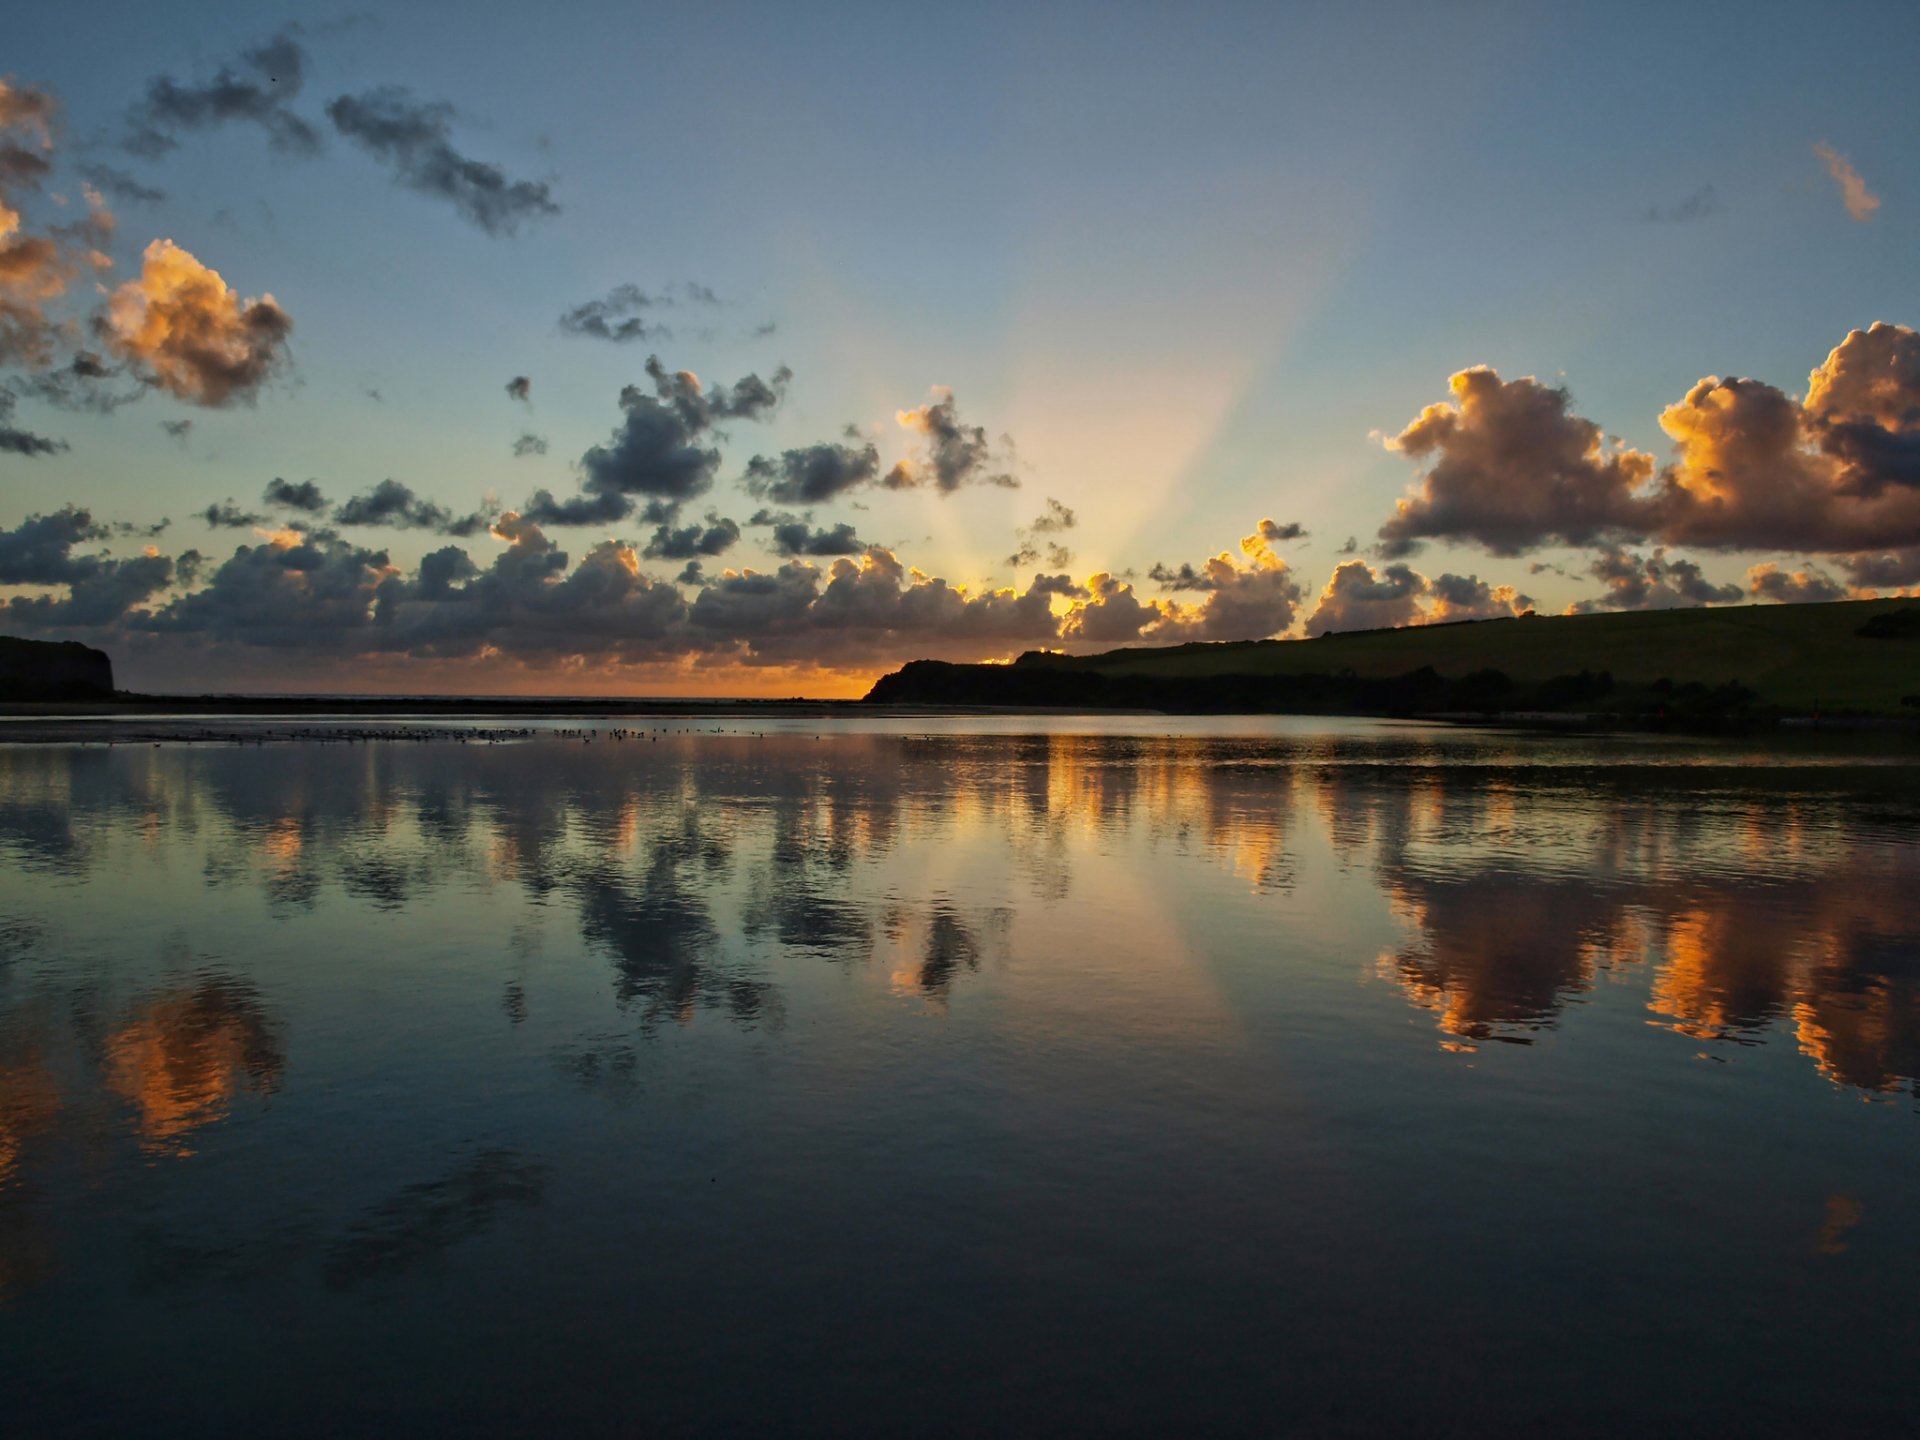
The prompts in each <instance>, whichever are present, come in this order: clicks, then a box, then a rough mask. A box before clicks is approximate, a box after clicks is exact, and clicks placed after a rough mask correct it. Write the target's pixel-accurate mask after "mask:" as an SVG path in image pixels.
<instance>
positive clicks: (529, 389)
mask: <svg viewBox="0 0 1920 1440" xmlns="http://www.w3.org/2000/svg"><path fill="white" fill-rule="evenodd" d="M507 398H508V399H509V400H518V401H519V402H520V403H521V404H522V405H531V404H532V403H533V380H532V379H531V378H530V377H529V376H526V375H516V376H514V377H513V378H512V379H511V380H509V381H507Z"/></svg>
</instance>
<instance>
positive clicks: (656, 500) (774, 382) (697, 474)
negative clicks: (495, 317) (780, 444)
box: [521, 356, 792, 525]
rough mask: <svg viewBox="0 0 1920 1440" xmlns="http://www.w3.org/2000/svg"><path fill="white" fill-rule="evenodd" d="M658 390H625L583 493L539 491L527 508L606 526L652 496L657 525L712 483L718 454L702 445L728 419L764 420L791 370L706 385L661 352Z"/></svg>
mask: <svg viewBox="0 0 1920 1440" xmlns="http://www.w3.org/2000/svg"><path fill="white" fill-rule="evenodd" d="M646 368H647V376H648V378H649V379H650V380H651V381H652V383H653V393H651V394H649V393H647V391H645V390H643V389H641V388H640V387H639V386H638V385H629V386H627V387H626V388H625V389H623V390H622V391H621V392H620V409H621V411H622V418H621V421H620V424H619V425H618V426H617V427H616V428H615V429H614V432H613V434H612V435H611V436H610V437H609V438H608V440H607V442H606V443H605V444H604V445H595V446H594V447H593V448H592V449H590V450H588V451H587V453H586V454H584V455H582V456H581V457H580V470H581V481H580V488H581V491H582V493H581V494H580V495H577V496H573V497H570V498H567V499H563V500H556V499H555V498H554V497H553V496H552V495H551V494H550V493H548V492H547V491H545V490H541V491H538V492H536V493H535V494H534V496H533V497H532V498H531V499H530V500H529V501H528V503H527V504H526V505H525V506H523V507H521V510H522V513H523V514H525V515H527V516H528V517H529V518H531V519H532V520H534V521H535V522H536V523H538V524H541V525H605V524H612V523H615V522H617V521H620V520H623V519H625V518H626V517H627V516H628V515H630V514H632V513H633V510H634V507H635V506H636V504H639V503H642V502H647V503H649V504H650V505H651V506H653V507H657V508H655V509H654V512H653V513H652V514H651V516H650V518H651V519H652V520H653V521H654V522H655V523H665V522H667V521H668V520H670V519H671V517H672V514H673V512H674V511H675V510H677V509H678V507H679V506H681V505H683V504H684V503H686V502H687V501H689V500H692V499H694V498H696V497H697V496H699V495H702V494H705V493H706V491H708V490H709V489H711V488H712V486H713V477H714V473H715V471H716V470H717V469H718V468H719V465H720V452H719V450H718V449H717V448H715V447H714V446H712V445H708V444H703V443H701V442H702V441H703V440H705V439H706V438H707V437H708V436H709V435H710V434H711V433H712V431H713V428H714V426H715V425H716V424H717V423H719V422H720V421H723V420H734V419H745V420H759V419H764V418H766V417H767V416H768V415H770V414H771V413H772V412H773V411H774V410H775V409H776V408H777V407H778V406H779V404H780V399H781V396H782V395H784V394H785V393H786V386H787V382H788V381H789V380H790V379H791V378H792V372H791V371H789V370H787V369H786V368H785V367H784V366H783V367H781V368H780V369H779V370H776V371H774V373H773V375H772V376H771V377H770V378H769V379H766V380H762V379H761V378H760V377H759V376H758V375H756V374H749V375H746V376H743V377H742V378H741V379H740V380H738V381H736V382H735V383H734V384H732V385H715V386H712V387H711V388H709V387H707V386H705V385H703V384H702V383H701V381H700V377H699V376H697V375H695V374H694V373H693V372H692V371H690V370H678V371H669V370H668V369H667V368H666V367H665V366H664V365H662V364H661V363H660V359H659V357H658V356H650V357H648V360H647V367H646Z"/></svg>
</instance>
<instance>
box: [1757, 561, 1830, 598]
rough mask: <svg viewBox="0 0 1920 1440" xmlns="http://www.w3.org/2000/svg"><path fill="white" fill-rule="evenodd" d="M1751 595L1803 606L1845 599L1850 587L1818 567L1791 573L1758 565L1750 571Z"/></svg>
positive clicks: (1769, 566)
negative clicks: (1807, 603) (1815, 602)
mask: <svg viewBox="0 0 1920 1440" xmlns="http://www.w3.org/2000/svg"><path fill="white" fill-rule="evenodd" d="M1747 593H1748V594H1750V595H1752V596H1753V598H1754V599H1756V600H1776V601H1779V602H1780V603H1781V604H1803V603H1805V602H1807V601H1814V600H1844V599H1846V598H1847V587H1846V586H1844V585H1842V584H1841V583H1840V582H1839V581H1838V580H1835V579H1834V578H1833V577H1832V576H1831V575H1829V574H1827V573H1826V572H1825V571H1824V570H1822V569H1820V568H1819V566H1817V565H1809V566H1807V567H1806V568H1805V569H1802V570H1795V571H1792V572H1788V571H1786V570H1782V569H1781V568H1780V567H1779V566H1778V565H1774V564H1766V565H1755V566H1754V567H1752V568H1751V569H1750V570H1748V571H1747Z"/></svg>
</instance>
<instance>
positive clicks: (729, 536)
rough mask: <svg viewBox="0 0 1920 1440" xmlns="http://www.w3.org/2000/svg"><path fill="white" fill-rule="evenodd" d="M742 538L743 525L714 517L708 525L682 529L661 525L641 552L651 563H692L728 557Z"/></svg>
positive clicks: (710, 518) (708, 521)
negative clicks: (683, 561)
mask: <svg viewBox="0 0 1920 1440" xmlns="http://www.w3.org/2000/svg"><path fill="white" fill-rule="evenodd" d="M739 539H740V526H739V524H738V523H737V522H736V521H733V520H728V519H724V518H723V517H721V516H718V515H711V514H710V515H708V516H707V523H706V524H704V525H686V526H682V527H680V528H679V529H675V528H673V527H672V526H670V525H662V526H660V528H659V529H657V530H655V531H654V532H653V538H652V539H651V540H649V541H647V547H646V549H644V550H642V551H641V552H640V553H641V555H642V556H643V557H644V558H646V559H648V560H691V559H694V558H696V557H699V556H709V557H711V556H714V555H724V554H726V552H727V551H729V550H731V549H732V548H733V546H734V544H735V542H737V541H738V540H739Z"/></svg>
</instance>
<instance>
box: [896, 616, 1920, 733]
mask: <svg viewBox="0 0 1920 1440" xmlns="http://www.w3.org/2000/svg"><path fill="white" fill-rule="evenodd" d="M931 663H932V662H916V664H915V665H912V666H908V667H907V668H906V669H905V670H902V671H896V672H895V673H894V674H893V675H890V676H886V677H884V678H883V679H882V680H881V681H880V682H879V683H878V684H877V685H876V686H875V687H874V689H873V692H872V693H871V694H870V695H869V696H868V698H869V699H870V700H882V701H885V700H894V701H909V702H917V703H956V700H957V698H958V697H959V696H961V695H963V694H966V693H968V692H972V693H974V694H975V695H977V697H978V698H975V699H973V700H972V701H971V702H968V701H966V700H958V703H979V704H1005V703H1015V704H1018V703H1030V704H1031V703H1039V704H1047V703H1064V704H1075V703H1092V704H1100V703H1106V704H1135V703H1144V704H1151V705H1153V706H1154V708H1182V709H1189V708H1200V706H1199V705H1196V704H1183V703H1181V702H1182V697H1183V696H1184V697H1188V698H1190V699H1192V700H1194V701H1203V699H1204V697H1208V696H1211V697H1214V698H1216V699H1218V700H1221V701H1228V702H1231V701H1233V700H1234V699H1235V697H1238V698H1239V700H1240V701H1242V702H1252V708H1259V709H1276V710H1291V709H1302V710H1316V711H1317V710H1327V709H1343V708H1361V709H1366V710H1385V711H1389V712H1399V711H1407V710H1428V711H1432V710H1444V709H1473V710H1519V709H1531V708H1537V709H1548V710H1585V711H1593V710H1601V711H1606V710H1614V711H1620V712H1634V713H1640V712H1652V711H1655V710H1664V709H1667V708H1668V707H1669V706H1672V707H1674V708H1676V709H1680V710H1684V709H1685V708H1686V707H1687V705H1689V704H1695V703H1698V704H1709V703H1710V704H1712V705H1717V706H1718V707H1719V708H1720V710H1721V711H1726V710H1729V709H1737V710H1743V711H1761V712H1773V713H1786V714H1807V713H1812V712H1814V711H1819V712H1821V713H1825V714H1860V715H1894V714H1903V713H1904V714H1906V715H1909V716H1911V715H1914V714H1915V713H1916V709H1915V707H1914V706H1912V705H1909V706H1905V707H1903V706H1902V704H1901V701H1902V699H1903V698H1904V697H1907V696H1913V695H1920V603H1917V602H1915V601H1912V600H1855V601H1837V602H1832V603H1826V604H1814V605H1747V606H1736V607H1727V608H1719V609H1698V610H1664V611H1639V612H1627V613H1622V614H1607V615H1559V616H1530V617H1526V618H1516V619H1503V620H1483V621H1475V622H1470V623H1463V624H1453V625H1428V626H1411V627H1407V628H1405V629H1399V630H1368V631H1354V632H1350V633H1347V634H1342V635H1329V636H1324V637H1322V638H1319V639H1314V640H1259V641H1248V642H1243V643H1233V644H1192V645H1175V646H1167V647H1164V648H1145V647H1136V648H1129V649H1122V650H1110V651H1107V652H1105V653H1103V654H1098V655H1084V656H1064V655H1054V654H1045V653H1041V652H1032V653H1029V654H1027V655H1024V656H1022V657H1021V658H1020V660H1019V661H1018V662H1016V663H1015V664H1014V665H1012V666H1005V665H1001V666H939V667H936V668H923V667H929V666H931ZM996 671H997V672H998V676H997V677H996V676H995V675H993V674H992V673H989V672H996ZM1422 672H1429V673H1427V674H1422ZM1583 672H1584V679H1583V678H1582V676H1583ZM1435 682H1444V683H1435ZM936 691H938V692H941V693H939V694H938V695H936V694H935V693H934V692H936ZM1076 691H1078V692H1080V693H1079V698H1077V699H1076ZM1018 694H1025V695H1028V696H1031V697H1034V698H1026V699H1015V698H1009V697H1012V696H1015V695H1018ZM1707 694H1711V695H1712V696H1713V697H1714V698H1713V699H1712V700H1711V701H1710V702H1709V701H1707V700H1705V699H1703V698H1702V697H1703V695H1707ZM1043 697H1044V698H1043ZM1263 701H1264V702H1265V703H1261V702H1263ZM1205 708H1226V706H1225V705H1224V704H1221V705H1217V706H1216V705H1206V706H1205Z"/></svg>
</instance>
